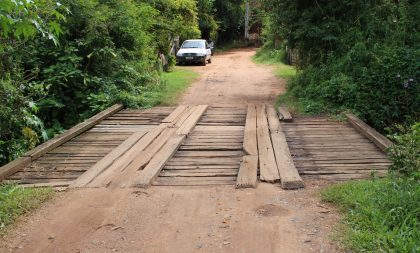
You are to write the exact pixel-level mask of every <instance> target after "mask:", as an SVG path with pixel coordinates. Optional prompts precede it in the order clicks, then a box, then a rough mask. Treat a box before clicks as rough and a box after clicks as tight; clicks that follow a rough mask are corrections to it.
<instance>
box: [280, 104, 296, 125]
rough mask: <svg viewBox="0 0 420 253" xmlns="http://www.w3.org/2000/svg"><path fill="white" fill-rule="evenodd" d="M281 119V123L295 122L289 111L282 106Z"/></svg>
mask: <svg viewBox="0 0 420 253" xmlns="http://www.w3.org/2000/svg"><path fill="white" fill-rule="evenodd" d="M279 119H280V120H281V121H285V122H292V121H293V117H292V114H290V112H289V109H287V107H286V106H280V107H279Z"/></svg>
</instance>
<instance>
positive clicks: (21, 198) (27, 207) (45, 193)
mask: <svg viewBox="0 0 420 253" xmlns="http://www.w3.org/2000/svg"><path fill="white" fill-rule="evenodd" d="M53 194H54V192H53V190H52V189H51V188H22V187H20V186H18V185H15V184H0V235H2V234H3V233H4V232H5V228H7V227H8V226H9V225H11V224H13V222H14V221H15V220H16V219H17V218H18V217H19V216H21V215H22V214H25V213H27V212H29V211H31V210H33V209H35V208H37V207H38V206H39V205H40V204H41V203H43V202H44V201H46V200H48V199H49V198H50V197H52V195H53Z"/></svg>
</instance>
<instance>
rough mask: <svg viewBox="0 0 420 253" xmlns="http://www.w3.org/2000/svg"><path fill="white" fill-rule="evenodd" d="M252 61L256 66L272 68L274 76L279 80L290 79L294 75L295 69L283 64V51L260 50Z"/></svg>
mask: <svg viewBox="0 0 420 253" xmlns="http://www.w3.org/2000/svg"><path fill="white" fill-rule="evenodd" d="M253 60H254V62H255V63H257V64H266V65H271V66H274V68H275V73H276V76H278V77H280V78H286V79H288V78H291V77H294V76H295V75H296V69H295V67H293V66H290V65H287V64H286V63H285V52H284V50H268V49H260V50H259V51H258V52H257V54H255V55H254V57H253Z"/></svg>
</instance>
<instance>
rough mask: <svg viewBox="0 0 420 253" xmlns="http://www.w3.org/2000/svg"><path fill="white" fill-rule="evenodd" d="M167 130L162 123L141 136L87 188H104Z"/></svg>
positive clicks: (165, 124)
mask: <svg viewBox="0 0 420 253" xmlns="http://www.w3.org/2000/svg"><path fill="white" fill-rule="evenodd" d="M166 128H167V123H162V124H160V125H159V126H157V127H156V128H155V129H153V130H152V131H150V132H148V133H147V134H146V135H144V136H143V138H142V139H141V141H139V142H137V143H136V144H134V145H133V146H132V147H131V148H130V149H129V150H127V152H125V153H124V154H123V155H122V156H120V157H119V158H118V159H117V160H116V161H115V162H114V163H112V164H111V166H109V167H108V168H107V169H106V170H105V171H104V172H103V173H101V174H100V175H98V176H97V177H96V178H94V180H92V181H91V182H90V183H89V184H88V185H86V186H88V187H102V186H106V185H107V184H108V183H109V181H110V180H111V179H112V178H114V177H115V176H116V175H118V174H119V173H121V171H122V170H123V169H124V168H126V167H127V166H128V165H129V164H130V163H131V162H132V161H133V160H134V159H135V158H136V157H137V156H138V154H140V153H141V152H142V151H143V150H144V149H145V148H147V147H148V146H149V145H150V144H151V143H152V142H153V141H154V140H155V139H156V138H157V137H158V136H159V135H160V134H161V133H162V131H164V130H165V129H166Z"/></svg>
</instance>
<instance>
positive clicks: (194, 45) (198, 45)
mask: <svg viewBox="0 0 420 253" xmlns="http://www.w3.org/2000/svg"><path fill="white" fill-rule="evenodd" d="M181 48H205V46H204V42H203V41H194V40H190V41H184V43H182V46H181Z"/></svg>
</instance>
